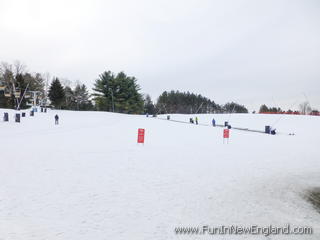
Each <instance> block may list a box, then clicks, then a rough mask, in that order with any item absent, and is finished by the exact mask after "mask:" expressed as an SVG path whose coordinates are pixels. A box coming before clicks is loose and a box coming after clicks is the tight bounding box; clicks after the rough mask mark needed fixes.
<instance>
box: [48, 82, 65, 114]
mask: <svg viewBox="0 0 320 240" xmlns="http://www.w3.org/2000/svg"><path fill="white" fill-rule="evenodd" d="M48 96H49V99H50V101H51V103H52V104H53V105H54V106H55V107H56V108H61V106H62V104H63V100H64V98H65V92H64V89H63V87H62V85H61V83H60V81H59V79H58V78H55V79H54V80H53V81H52V83H51V86H50V89H49V94H48Z"/></svg>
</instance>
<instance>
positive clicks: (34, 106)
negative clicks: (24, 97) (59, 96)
mask: <svg viewBox="0 0 320 240" xmlns="http://www.w3.org/2000/svg"><path fill="white" fill-rule="evenodd" d="M29 93H31V94H32V98H33V104H32V106H33V107H32V108H33V110H35V109H36V108H37V98H38V94H39V93H41V92H40V91H29Z"/></svg>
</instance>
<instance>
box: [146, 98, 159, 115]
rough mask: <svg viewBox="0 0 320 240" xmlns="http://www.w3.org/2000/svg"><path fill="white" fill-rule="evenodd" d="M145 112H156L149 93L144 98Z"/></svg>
mask: <svg viewBox="0 0 320 240" xmlns="http://www.w3.org/2000/svg"><path fill="white" fill-rule="evenodd" d="M144 113H148V114H155V113H156V109H155V106H154V104H153V102H152V100H151V97H150V95H149V94H147V95H146V96H145V98H144Z"/></svg>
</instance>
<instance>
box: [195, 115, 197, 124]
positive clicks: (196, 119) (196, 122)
mask: <svg viewBox="0 0 320 240" xmlns="http://www.w3.org/2000/svg"><path fill="white" fill-rule="evenodd" d="M195 119H196V124H197V125H198V117H196V118H195Z"/></svg>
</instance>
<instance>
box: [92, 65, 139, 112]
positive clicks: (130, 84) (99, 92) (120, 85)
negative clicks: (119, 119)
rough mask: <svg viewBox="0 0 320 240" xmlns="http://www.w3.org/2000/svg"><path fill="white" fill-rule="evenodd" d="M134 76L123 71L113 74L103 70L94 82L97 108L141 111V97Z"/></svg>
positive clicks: (117, 110) (102, 109)
mask: <svg viewBox="0 0 320 240" xmlns="http://www.w3.org/2000/svg"><path fill="white" fill-rule="evenodd" d="M139 90H140V87H139V85H138V84H137V80H136V78H135V77H129V76H127V75H126V74H125V73H124V72H120V73H118V74H117V75H114V74H113V73H112V72H110V71H108V72H104V73H102V74H101V75H100V76H99V79H97V80H96V82H95V84H94V88H93V91H95V93H94V94H93V96H94V97H95V98H94V101H95V103H96V106H97V109H98V110H101V111H115V112H120V113H132V114H136V113H142V112H143V99H142V96H141V94H140V93H139Z"/></svg>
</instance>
